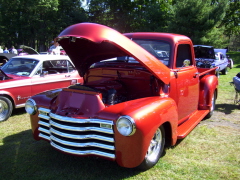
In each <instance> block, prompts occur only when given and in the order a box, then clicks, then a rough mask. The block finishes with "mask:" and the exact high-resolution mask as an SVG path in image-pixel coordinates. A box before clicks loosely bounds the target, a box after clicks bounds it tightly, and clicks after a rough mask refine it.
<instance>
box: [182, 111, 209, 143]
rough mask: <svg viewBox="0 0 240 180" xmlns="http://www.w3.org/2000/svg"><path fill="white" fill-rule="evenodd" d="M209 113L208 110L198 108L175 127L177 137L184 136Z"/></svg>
mask: <svg viewBox="0 0 240 180" xmlns="http://www.w3.org/2000/svg"><path fill="white" fill-rule="evenodd" d="M208 113H209V110H198V111H197V112H195V113H194V114H193V115H192V116H191V117H190V118H189V119H188V120H187V121H185V122H184V123H182V124H181V125H180V126H178V128H177V138H178V139H183V138H185V137H186V136H187V135H188V134H189V133H190V132H191V131H192V130H193V129H194V128H195V127H196V126H197V125H198V123H199V122H200V121H201V120H203V118H204V117H205V116H206V115H207V114H208Z"/></svg>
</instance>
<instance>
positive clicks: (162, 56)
mask: <svg viewBox="0 0 240 180" xmlns="http://www.w3.org/2000/svg"><path fill="white" fill-rule="evenodd" d="M133 41H134V42H136V43H137V44H138V45H140V46H141V47H143V48H144V49H145V50H147V51H148V52H149V53H151V54H152V55H153V56H155V57H156V58H157V59H159V60H160V61H161V62H162V63H163V64H165V65H166V66H168V65H169V54H171V53H170V44H168V43H167V42H164V41H157V40H145V39H144V40H141V39H135V40H133Z"/></svg>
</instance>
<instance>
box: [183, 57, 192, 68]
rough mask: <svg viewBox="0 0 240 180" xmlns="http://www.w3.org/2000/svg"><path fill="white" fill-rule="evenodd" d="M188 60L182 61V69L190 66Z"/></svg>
mask: <svg viewBox="0 0 240 180" xmlns="http://www.w3.org/2000/svg"><path fill="white" fill-rule="evenodd" d="M190 63H191V62H190V60H189V59H185V60H184V61H183V67H187V66H189V65H190Z"/></svg>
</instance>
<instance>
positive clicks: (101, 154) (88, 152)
mask: <svg viewBox="0 0 240 180" xmlns="http://www.w3.org/2000/svg"><path fill="white" fill-rule="evenodd" d="M50 144H51V145H52V146H53V147H54V148H56V149H58V150H60V151H63V152H66V153H70V154H75V155H98V156H103V157H107V158H111V159H115V154H111V153H105V152H101V151H96V150H86V151H76V150H72V149H67V148H63V147H60V146H58V145H57V144H55V143H54V142H51V143H50Z"/></svg>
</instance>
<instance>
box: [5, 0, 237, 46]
mask: <svg viewBox="0 0 240 180" xmlns="http://www.w3.org/2000/svg"><path fill="white" fill-rule="evenodd" d="M83 1H84V0H80V1H79V0H39V1H32V0H14V1H9V0H0V32H1V36H0V45H2V46H7V47H10V46H12V45H15V46H17V45H21V44H25V45H28V46H31V47H33V48H35V49H36V48H38V50H40V51H45V50H47V48H48V46H49V42H50V41H52V40H53V39H54V38H55V37H56V36H57V35H58V34H59V33H60V32H61V31H62V30H63V29H65V28H66V27H67V26H69V25H72V24H75V23H81V22H87V21H89V22H94V23H99V24H103V25H107V26H109V27H112V28H114V29H116V30H118V31H120V32H122V33H124V32H136V31H144V32H146V31H149V32H172V33H179V34H184V35H187V36H189V37H190V38H191V39H192V40H193V42H194V44H208V45H214V46H215V47H226V46H227V44H228V42H229V40H231V41H232V40H235V38H232V37H231V36H235V37H238V35H239V33H240V15H239V12H240V1H239V0H199V1H194V0H181V1H176V0H164V1H163V0H87V1H88V2H90V3H89V4H88V6H85V9H83V7H82V6H81V4H82V2H83ZM225 36H226V37H225ZM231 44H236V42H234V43H230V46H231ZM234 48H235V49H234ZM232 49H233V50H236V49H239V46H238V45H237V47H236V46H233V45H232Z"/></svg>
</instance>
